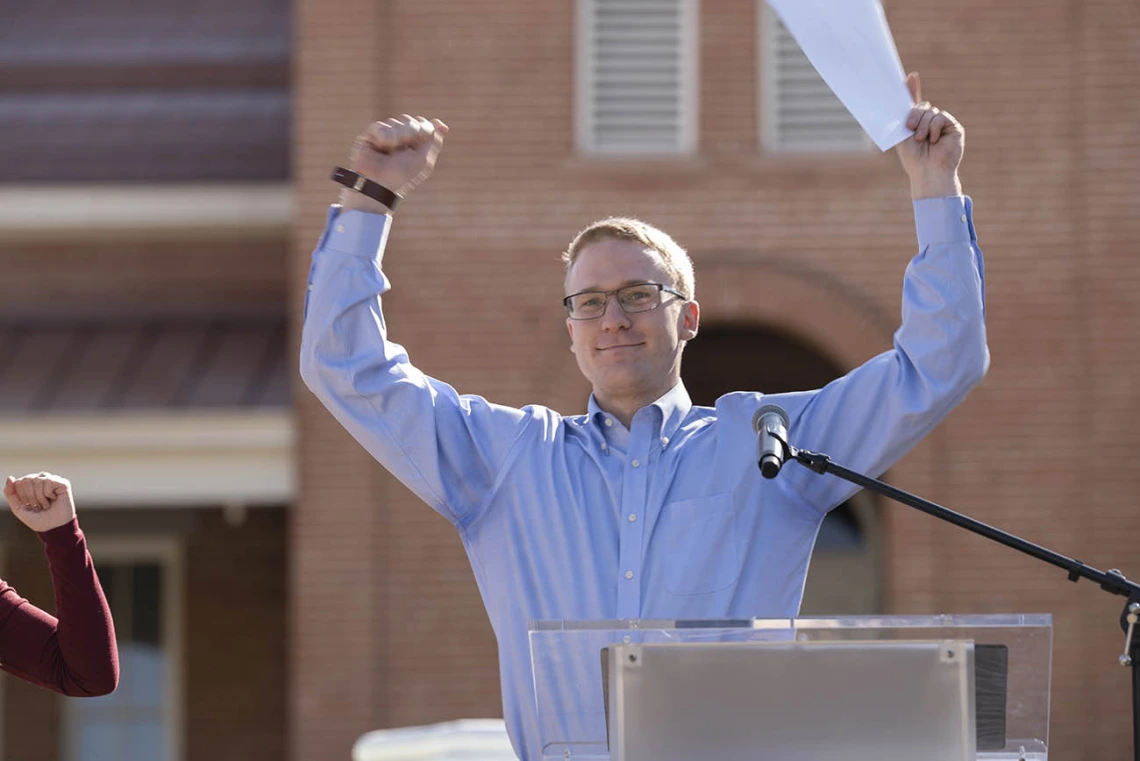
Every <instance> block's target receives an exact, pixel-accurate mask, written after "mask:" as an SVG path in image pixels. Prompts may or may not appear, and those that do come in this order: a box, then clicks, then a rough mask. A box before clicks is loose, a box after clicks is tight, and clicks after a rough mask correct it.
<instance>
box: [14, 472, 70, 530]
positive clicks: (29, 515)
mask: <svg viewBox="0 0 1140 761" xmlns="http://www.w3.org/2000/svg"><path fill="white" fill-rule="evenodd" d="M4 496H5V497H7V498H8V507H10V508H12V513H13V514H14V515H15V516H16V517H17V518H19V519H20V522H21V523H23V524H24V525H25V526H27V527H28V528H30V529H31V530H32V531H37V532H42V531H50V530H51V529H53V528H58V527H60V526H62V525H64V524H66V523H70V522H71V519H72V518H74V517H75V502H74V501H73V500H72V498H71V482H70V481H68V480H67V479H66V478H61V477H60V476H55V475H52V474H51V473H33V474H31V475H27V476H23V477H22V478H13V477H12V476H8V480H7V481H5V482H4Z"/></svg>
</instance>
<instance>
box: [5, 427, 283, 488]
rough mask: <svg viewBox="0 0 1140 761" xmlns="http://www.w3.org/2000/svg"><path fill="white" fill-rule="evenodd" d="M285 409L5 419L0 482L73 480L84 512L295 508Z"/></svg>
mask: <svg viewBox="0 0 1140 761" xmlns="http://www.w3.org/2000/svg"><path fill="white" fill-rule="evenodd" d="M294 436H295V433H294V424H293V419H292V415H291V413H290V412H289V411H273V412H253V411H248V410H243V411H240V412H215V411H211V412H186V413H159V414H150V415H142V414H134V415H120V414H115V415H85V416H74V417H56V416H51V417H29V418H22V419H20V418H17V419H5V420H0V475H8V474H11V475H19V474H23V473H34V472H38V471H41V470H46V471H49V472H52V473H58V474H60V475H62V476H64V477H66V478H68V479H70V480H71V482H72V484H73V486H74V487H75V494H76V500H77V501H78V502H79V504H80V505H81V506H82V509H87V508H90V507H98V506H100V505H103V506H114V507H161V506H164V505H169V506H179V507H192V506H201V505H218V504H222V505H227V504H241V505H258V504H275V505H281V504H285V505H287V504H289V503H290V502H292V500H293V496H294V494H295V466H294V458H293V450H294Z"/></svg>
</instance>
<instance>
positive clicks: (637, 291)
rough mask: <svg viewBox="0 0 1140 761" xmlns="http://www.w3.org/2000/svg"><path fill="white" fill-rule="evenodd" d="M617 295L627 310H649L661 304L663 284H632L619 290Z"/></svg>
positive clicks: (622, 306) (623, 307)
mask: <svg viewBox="0 0 1140 761" xmlns="http://www.w3.org/2000/svg"><path fill="white" fill-rule="evenodd" d="M617 297H618V300H619V301H620V302H621V308H622V309H624V310H625V311H626V312H648V311H649V310H650V309H656V308H657V307H658V306H659V305H660V304H661V286H659V285H655V284H653V283H646V284H643V285H630V286H626V287H625V288H622V289H621V290H620V291H618V293H617Z"/></svg>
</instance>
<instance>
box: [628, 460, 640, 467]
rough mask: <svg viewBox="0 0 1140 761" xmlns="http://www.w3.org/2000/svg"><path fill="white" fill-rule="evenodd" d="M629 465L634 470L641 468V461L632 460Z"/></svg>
mask: <svg viewBox="0 0 1140 761" xmlns="http://www.w3.org/2000/svg"><path fill="white" fill-rule="evenodd" d="M630 465H632V466H633V467H635V468H640V467H641V460H634V461H633V462H631V463H630Z"/></svg>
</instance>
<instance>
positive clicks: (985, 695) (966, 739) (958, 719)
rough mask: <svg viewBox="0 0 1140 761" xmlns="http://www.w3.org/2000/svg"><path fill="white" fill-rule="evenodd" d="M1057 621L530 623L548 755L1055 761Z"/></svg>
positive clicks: (634, 759)
mask: <svg viewBox="0 0 1140 761" xmlns="http://www.w3.org/2000/svg"><path fill="white" fill-rule="evenodd" d="M1052 635H1053V624H1052V617H1051V616H1049V615H1047V614H1040V615H1021V614H1018V615H980V616H929V617H920V616H886V617H882V616H874V617H872V616H855V617H849V618H799V619H750V620H739V621H736V620H734V621H576V622H570V621H537V622H532V624H531V626H530V632H529V637H530V651H531V660H532V665H533V668H534V686H535V696H536V706H535V707H536V711H537V718H538V724H539V737H540V745H541V749H542V757H543V758H544V759H552V760H553V759H559V760H560V761H577V760H579V759H581V760H589V761H602V760H603V759H604V760H606V761H608V760H609V759H613V761H682V760H684V761H690V760H699V761H738V759H740V760H743V759H749V760H750V761H753V760H755V761H808V760H809V759H823V758H826V759H844V761H864V760H865V761H871V760H872V759H874V760H875V761H896V759H898V760H900V761H901V759H906V760H907V761H913V759H915V758H920V759H923V761H943V759H945V760H946V761H972V760H973V759H994V760H995V761H996V760H997V759H1003V760H1004V759H1027V760H1032V761H1046V759H1047V757H1048V728H1049V685H1050V669H1051V658H1052Z"/></svg>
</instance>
